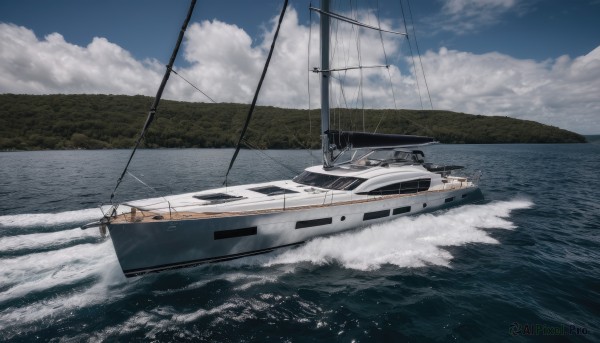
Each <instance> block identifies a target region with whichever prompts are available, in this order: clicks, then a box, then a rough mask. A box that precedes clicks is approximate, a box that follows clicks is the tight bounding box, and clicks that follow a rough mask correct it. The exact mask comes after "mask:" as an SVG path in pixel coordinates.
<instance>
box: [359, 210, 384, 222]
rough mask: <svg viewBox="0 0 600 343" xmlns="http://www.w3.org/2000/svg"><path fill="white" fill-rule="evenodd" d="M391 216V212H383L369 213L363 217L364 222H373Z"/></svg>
mask: <svg viewBox="0 0 600 343" xmlns="http://www.w3.org/2000/svg"><path fill="white" fill-rule="evenodd" d="M389 215H390V210H383V211H377V212H367V213H365V214H364V215H363V220H371V219H377V218H383V217H387V216H389Z"/></svg>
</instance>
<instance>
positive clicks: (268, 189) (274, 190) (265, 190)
mask: <svg viewBox="0 0 600 343" xmlns="http://www.w3.org/2000/svg"><path fill="white" fill-rule="evenodd" d="M248 190H249V191H253V192H258V193H262V194H264V195H268V196H273V195H282V194H291V193H298V192H296V191H293V190H291V189H286V188H281V187H278V186H264V187H255V188H248Z"/></svg>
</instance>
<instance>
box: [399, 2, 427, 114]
mask: <svg viewBox="0 0 600 343" xmlns="http://www.w3.org/2000/svg"><path fill="white" fill-rule="evenodd" d="M400 10H401V11H402V21H403V22H404V30H405V31H406V32H407V33H408V26H407V25H406V16H405V15H404V6H403V5H402V0H400ZM413 25H414V23H413ZM413 32H414V30H413ZM406 41H407V42H408V49H409V50H410V57H411V59H412V64H413V70H414V71H415V81H416V82H417V93H418V94H419V102H420V103H421V109H422V110H424V109H425V107H424V106H423V98H422V97H421V87H420V85H419V74H418V73H417V64H416V63H415V54H414V53H413V49H412V43H411V41H410V38H409V36H408V35H407V36H406Z"/></svg>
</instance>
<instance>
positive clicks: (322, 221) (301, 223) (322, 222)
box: [296, 217, 333, 229]
mask: <svg viewBox="0 0 600 343" xmlns="http://www.w3.org/2000/svg"><path fill="white" fill-rule="evenodd" d="M331 223H333V220H332V219H331V217H330V218H319V219H311V220H302V221H299V222H296V229H304V228H306V227H313V226H321V225H327V224H331Z"/></svg>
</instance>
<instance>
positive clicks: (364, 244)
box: [255, 199, 533, 270]
mask: <svg viewBox="0 0 600 343" xmlns="http://www.w3.org/2000/svg"><path fill="white" fill-rule="evenodd" d="M532 206H533V203H532V202H531V201H529V200H524V199H523V200H521V199H519V200H512V201H498V202H493V203H489V204H485V205H467V206H461V207H458V208H454V209H451V210H447V211H443V212H434V213H431V214H423V215H419V216H409V217H401V218H398V219H396V220H393V221H389V222H385V223H382V224H376V225H371V226H369V227H367V228H364V229H361V230H356V231H351V232H347V233H343V234H339V235H335V236H330V237H324V238H317V239H314V240H311V241H309V242H308V243H306V244H305V245H302V246H300V247H298V248H295V249H291V250H287V251H284V252H282V253H278V254H275V255H274V256H270V257H268V258H267V259H266V261H265V259H260V258H257V259H256V260H255V262H258V263H260V264H262V265H263V266H273V265H278V264H293V263H300V262H310V263H313V264H315V265H323V264H328V263H339V264H340V265H342V266H343V267H345V268H350V269H357V270H375V269H378V268H380V267H381V266H382V265H384V264H392V265H396V266H399V267H409V268H410V267H422V266H426V265H440V266H449V264H450V261H451V260H452V258H453V257H452V255H451V254H450V253H449V252H448V251H447V250H445V249H443V247H445V246H458V245H463V244H467V243H488V244H497V243H498V241H497V240H495V239H494V238H492V237H491V236H490V235H489V234H488V232H486V231H485V230H482V229H505V230H511V229H514V228H515V226H514V224H513V223H512V222H510V221H509V220H507V219H506V218H507V217H509V215H510V212H511V211H514V210H518V209H526V208H530V207H532Z"/></svg>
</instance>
